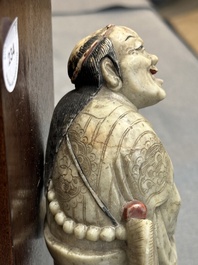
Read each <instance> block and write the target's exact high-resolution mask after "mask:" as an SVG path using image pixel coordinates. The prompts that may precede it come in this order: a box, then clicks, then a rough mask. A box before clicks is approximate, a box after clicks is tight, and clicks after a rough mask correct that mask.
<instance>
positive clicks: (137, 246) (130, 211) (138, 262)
mask: <svg viewBox="0 0 198 265" xmlns="http://www.w3.org/2000/svg"><path fill="white" fill-rule="evenodd" d="M146 215H147V209H146V206H145V205H144V204H143V203H141V202H139V201H136V200H134V201H131V202H129V203H127V204H126V205H125V207H124V211H123V219H124V220H125V221H126V234H127V245H128V248H127V255H128V260H129V265H142V264H144V265H157V264H158V259H157V253H156V251H155V242H154V231H153V222H152V221H151V220H148V219H146Z"/></svg>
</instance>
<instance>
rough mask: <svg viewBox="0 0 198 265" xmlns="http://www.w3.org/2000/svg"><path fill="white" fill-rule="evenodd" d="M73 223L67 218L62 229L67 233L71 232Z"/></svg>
mask: <svg viewBox="0 0 198 265" xmlns="http://www.w3.org/2000/svg"><path fill="white" fill-rule="evenodd" d="M74 226H75V223H74V221H73V220H71V219H67V220H66V221H65V222H64V224H63V230H64V231H65V233H67V234H73V231H74Z"/></svg>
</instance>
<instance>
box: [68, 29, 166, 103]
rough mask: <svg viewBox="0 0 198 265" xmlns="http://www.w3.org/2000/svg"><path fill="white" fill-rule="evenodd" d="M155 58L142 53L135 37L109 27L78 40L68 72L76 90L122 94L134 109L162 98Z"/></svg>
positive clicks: (162, 91)
mask: <svg viewBox="0 0 198 265" xmlns="http://www.w3.org/2000/svg"><path fill="white" fill-rule="evenodd" d="M157 62H158V58H157V56H155V55H152V54H149V53H148V52H146V51H145V49H144V46H143V40H142V39H141V38H140V37H139V36H138V34H137V33H136V32H135V31H133V30H131V29H129V28H127V27H122V26H115V25H109V26H107V27H105V28H103V29H100V30H98V31H96V32H95V33H93V34H92V35H90V36H88V37H86V38H84V39H83V40H81V41H80V42H79V43H78V44H77V45H76V46H75V48H74V50H73V51H72V53H71V55H70V58H69V62H68V73H69V77H70V78H71V81H72V82H73V83H74V84H75V86H76V88H80V87H83V86H94V87H95V88H96V90H99V89H100V88H101V87H102V86H105V87H106V88H108V89H110V90H112V91H114V92H116V93H119V94H122V95H123V96H125V97H126V98H127V99H128V100H130V101H131V102H132V103H133V104H134V105H135V106H136V107H137V108H143V107H147V106H150V105H153V104H155V103H157V102H158V101H160V100H162V99H164V97H165V95H166V94H165V91H164V90H163V89H162V83H163V81H162V80H160V79H157V78H155V77H154V74H156V73H157V71H158V70H157V68H156V64H157Z"/></svg>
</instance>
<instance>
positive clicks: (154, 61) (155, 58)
mask: <svg viewBox="0 0 198 265" xmlns="http://www.w3.org/2000/svg"><path fill="white" fill-rule="evenodd" d="M150 58H151V62H152V64H153V65H155V64H157V62H158V57H157V56H156V55H154V54H150Z"/></svg>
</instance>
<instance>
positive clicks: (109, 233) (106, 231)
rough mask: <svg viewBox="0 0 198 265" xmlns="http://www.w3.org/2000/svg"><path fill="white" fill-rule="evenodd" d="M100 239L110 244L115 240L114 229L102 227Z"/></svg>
mask: <svg viewBox="0 0 198 265" xmlns="http://www.w3.org/2000/svg"><path fill="white" fill-rule="evenodd" d="M100 239H101V240H103V241H106V242H111V241H113V240H114V239H115V228H114V227H111V226H108V227H104V228H103V229H102V231H101V233H100Z"/></svg>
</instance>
